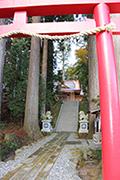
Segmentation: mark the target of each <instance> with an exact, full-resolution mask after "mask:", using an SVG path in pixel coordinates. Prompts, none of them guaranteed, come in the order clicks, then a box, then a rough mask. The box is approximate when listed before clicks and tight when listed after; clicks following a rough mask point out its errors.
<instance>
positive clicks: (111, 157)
mask: <svg viewBox="0 0 120 180" xmlns="http://www.w3.org/2000/svg"><path fill="white" fill-rule="evenodd" d="M83 13H84V14H94V19H95V20H94V19H91V20H90V19H87V20H86V21H83V22H62V23H61V22H59V23H39V24H28V23H27V17H28V16H49V15H65V14H83ZM110 13H120V1H119V0H96V1H90V0H66V1H64V2H63V1H62V2H61V1H60V0H54V1H49V0H46V1H45V0H44V1H43V0H41V1H39V0H25V1H18V0H11V1H10V0H1V1H0V18H10V17H14V21H13V24H10V25H2V26H0V37H1V38H3V37H8V36H9V37H18V36H19V37H25V36H36V37H39V38H47V39H55V38H57V39H58V38H61V39H65V38H68V37H75V36H80V35H92V34H96V40H97V55H98V68H99V85H100V109H101V119H102V152H103V179H104V180H120V168H119V163H120V138H119V135H120V100H119V94H118V79H117V73H116V61H115V55H114V48H113V40H112V33H113V34H120V25H119V21H120V19H118V18H115V19H112V20H111V19H110ZM111 22H113V23H114V24H115V26H116V28H115V29H113V25H112V24H111ZM56 27H57V28H56Z"/></svg>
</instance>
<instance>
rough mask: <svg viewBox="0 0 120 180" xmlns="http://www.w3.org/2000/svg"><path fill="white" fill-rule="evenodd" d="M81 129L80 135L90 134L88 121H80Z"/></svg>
mask: <svg viewBox="0 0 120 180" xmlns="http://www.w3.org/2000/svg"><path fill="white" fill-rule="evenodd" d="M79 123H80V127H79V133H88V121H87V120H82V121H79Z"/></svg>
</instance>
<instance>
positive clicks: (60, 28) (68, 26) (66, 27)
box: [0, 12, 120, 37]
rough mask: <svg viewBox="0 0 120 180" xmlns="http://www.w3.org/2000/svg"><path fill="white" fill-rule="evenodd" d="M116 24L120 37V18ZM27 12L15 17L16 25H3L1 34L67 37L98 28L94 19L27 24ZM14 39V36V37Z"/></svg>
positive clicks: (115, 20) (115, 31) (114, 31)
mask: <svg viewBox="0 0 120 180" xmlns="http://www.w3.org/2000/svg"><path fill="white" fill-rule="evenodd" d="M111 21H112V22H113V23H115V24H116V29H115V30H113V34H115V35H120V24H119V22H120V18H113V19H112V20H111ZM26 22H27V16H26V12H17V13H15V16H14V23H13V24H10V25H1V26H0V34H3V33H6V32H9V31H13V30H24V31H30V32H33V33H39V34H48V35H65V34H73V33H78V32H84V31H86V30H87V29H94V28H95V27H96V25H95V20H94V19H86V20H85V21H82V22H57V23H56V22H54V23H52V22H51V23H50V22H49V23H36V24H35V23H26ZM56 27H57V28H56ZM17 36H19V37H23V35H22V34H21V35H15V36H14V37H17ZM12 37H13V36H12ZM24 37H25V36H24Z"/></svg>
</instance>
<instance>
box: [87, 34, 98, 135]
mask: <svg viewBox="0 0 120 180" xmlns="http://www.w3.org/2000/svg"><path fill="white" fill-rule="evenodd" d="M88 57H89V63H88V69H89V110H90V111H92V110H94V109H96V108H97V104H98V103H96V102H95V101H94V100H95V99H96V98H97V97H98V96H99V83H98V62H97V55H96V39H95V36H90V37H89V40H88ZM89 118H90V129H89V131H90V132H91V135H92V134H93V131H94V130H93V127H94V123H93V121H94V119H95V115H92V114H91V113H90V116H89Z"/></svg>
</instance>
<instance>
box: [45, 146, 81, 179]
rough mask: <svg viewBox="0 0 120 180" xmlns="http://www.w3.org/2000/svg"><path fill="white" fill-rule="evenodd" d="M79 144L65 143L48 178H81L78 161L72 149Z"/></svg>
mask: <svg viewBox="0 0 120 180" xmlns="http://www.w3.org/2000/svg"><path fill="white" fill-rule="evenodd" d="M78 147H81V146H79V145H77V146H76V145H65V146H64V148H63V150H62V151H61V153H60V155H59V157H58V159H57V160H56V162H55V164H54V165H53V167H52V169H51V171H50V173H49V176H48V177H47V178H46V180H81V178H80V177H79V176H78V175H77V171H76V161H77V159H75V158H73V155H72V151H74V150H75V149H76V148H78Z"/></svg>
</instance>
